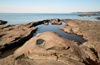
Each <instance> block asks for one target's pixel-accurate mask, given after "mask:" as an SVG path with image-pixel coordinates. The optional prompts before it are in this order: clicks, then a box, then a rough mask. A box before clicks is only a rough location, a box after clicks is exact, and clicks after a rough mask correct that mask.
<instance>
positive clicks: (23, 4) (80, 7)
mask: <svg viewBox="0 0 100 65" xmlns="http://www.w3.org/2000/svg"><path fill="white" fill-rule="evenodd" d="M87 11H100V0H0V13H70V12H87Z"/></svg>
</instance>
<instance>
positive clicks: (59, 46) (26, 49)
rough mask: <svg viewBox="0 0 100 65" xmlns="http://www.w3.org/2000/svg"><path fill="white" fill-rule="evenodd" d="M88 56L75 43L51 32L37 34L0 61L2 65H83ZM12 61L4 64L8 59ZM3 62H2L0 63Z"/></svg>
mask: <svg viewBox="0 0 100 65" xmlns="http://www.w3.org/2000/svg"><path fill="white" fill-rule="evenodd" d="M88 57H89V56H88V55H87V54H86V53H85V52H84V50H83V49H82V48H81V47H79V46H78V43H77V42H74V41H70V40H67V39H64V38H62V37H60V36H58V35H57V34H55V33H53V32H44V33H39V34H37V35H36V36H35V37H33V38H31V39H30V40H29V41H27V42H26V43H25V44H24V45H23V46H22V47H20V48H19V49H17V50H16V51H15V52H14V54H13V55H11V56H8V57H7V58H4V59H1V60H0V63H1V64H2V63H3V64H4V65H8V64H15V65H23V64H24V63H25V64H24V65H32V64H35V65H36V64H37V65H39V64H41V65H42V64H44V65H47V64H48V63H50V65H57V64H58V65H85V64H84V63H83V62H84V60H86V58H88ZM10 58H11V59H12V61H10V62H8V63H6V61H7V60H8V59H10ZM2 61H3V62H2Z"/></svg>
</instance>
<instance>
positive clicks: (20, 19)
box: [0, 13, 98, 25]
mask: <svg viewBox="0 0 100 65" xmlns="http://www.w3.org/2000/svg"><path fill="white" fill-rule="evenodd" d="M80 14H81V13H63V14H57V13H53V14H52V13H51V14H49V13H48V14H47V13H44V14H43V13H0V20H5V21H8V23H7V24H6V25H8V24H23V23H28V22H36V21H40V20H44V19H55V18H59V19H79V20H91V21H98V20H97V19H96V17H95V16H92V17H87V16H86V17H80V16H78V15H80Z"/></svg>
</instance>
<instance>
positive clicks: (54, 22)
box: [49, 19, 62, 25]
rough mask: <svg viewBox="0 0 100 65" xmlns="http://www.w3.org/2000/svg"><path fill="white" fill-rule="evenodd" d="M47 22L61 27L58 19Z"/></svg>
mask: <svg viewBox="0 0 100 65" xmlns="http://www.w3.org/2000/svg"><path fill="white" fill-rule="evenodd" d="M49 22H51V23H52V24H57V25H61V24H62V22H61V21H60V19H51V20H50V21H49Z"/></svg>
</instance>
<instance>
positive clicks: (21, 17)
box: [0, 13, 98, 43]
mask: <svg viewBox="0 0 100 65" xmlns="http://www.w3.org/2000/svg"><path fill="white" fill-rule="evenodd" d="M78 15H80V13H65V14H64V13H63V14H42V13H41V14H39V13H0V20H5V21H8V23H7V24H6V25H8V24H24V23H28V22H36V21H40V20H44V19H55V18H59V19H79V20H91V21H98V20H97V19H96V17H95V16H92V17H87V16H86V17H80V16H78ZM62 26H65V23H62V25H52V24H51V23H49V25H38V26H37V27H38V30H37V31H36V33H35V34H34V35H33V36H35V35H36V34H37V33H42V32H46V31H52V32H56V33H57V34H58V35H60V36H61V37H64V38H67V39H69V40H75V41H77V42H79V43H83V42H84V40H83V39H82V38H80V37H78V36H76V35H74V34H67V33H65V32H63V31H62V30H60V29H59V28H60V27H62Z"/></svg>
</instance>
